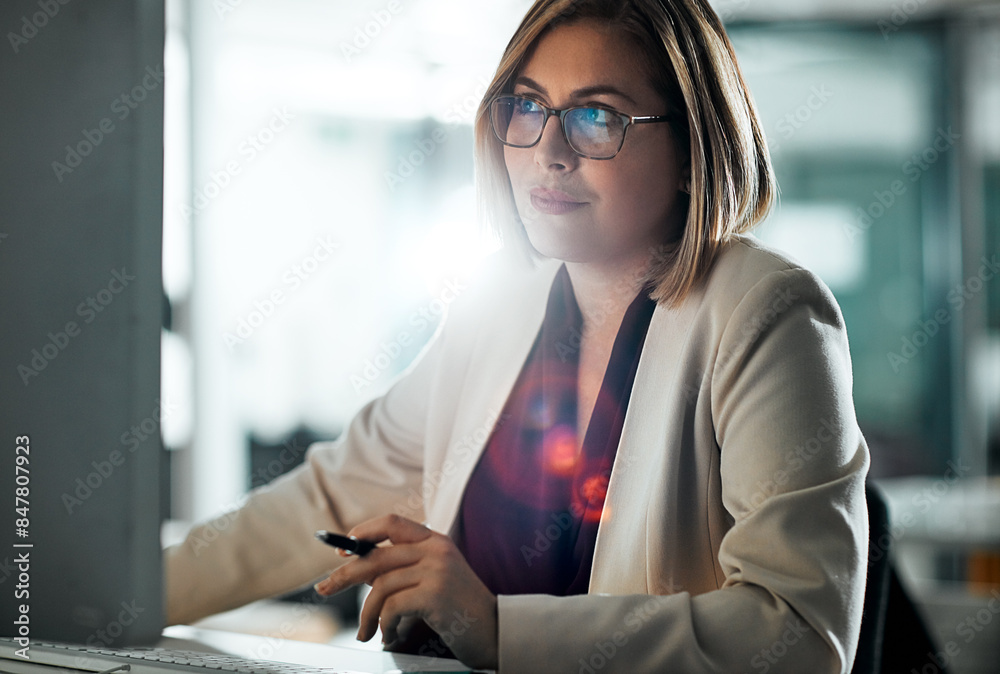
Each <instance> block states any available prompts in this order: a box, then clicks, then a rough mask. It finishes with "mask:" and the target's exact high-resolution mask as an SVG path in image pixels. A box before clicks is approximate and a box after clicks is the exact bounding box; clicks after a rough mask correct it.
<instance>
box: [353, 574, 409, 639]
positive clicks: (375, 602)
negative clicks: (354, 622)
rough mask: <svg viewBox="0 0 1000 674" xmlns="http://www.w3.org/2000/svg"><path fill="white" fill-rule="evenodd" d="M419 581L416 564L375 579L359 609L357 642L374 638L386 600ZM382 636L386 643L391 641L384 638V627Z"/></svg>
mask: <svg viewBox="0 0 1000 674" xmlns="http://www.w3.org/2000/svg"><path fill="white" fill-rule="evenodd" d="M420 579H421V572H420V569H419V567H418V565H416V564H414V565H412V566H406V567H402V568H399V569H394V570H393V571H390V572H389V573H386V574H384V575H382V576H379V577H378V578H376V579H375V582H374V583H372V591H371V592H369V593H368V597H367V598H366V599H365V604H364V606H362V607H361V615H360V617H359V619H358V623H359V624H358V640H359V641H368V640H369V639H371V638H372V637H373V636H375V631H376V629H377V628H378V624H379V616H380V614H381V613H382V607H383V605H384V604H385V601H386V599H388V598H389V597H391V596H392V595H394V594H396V593H398V592H402V591H403V590H406V589H408V588H411V587H414V586H415V585H418V584H419V583H420ZM382 635H383V637H384V638H385V641H386V643H390V642H391V641H392V640H391V639H389V638H388V637H387V636H386V634H385V628H384V627H383V629H382Z"/></svg>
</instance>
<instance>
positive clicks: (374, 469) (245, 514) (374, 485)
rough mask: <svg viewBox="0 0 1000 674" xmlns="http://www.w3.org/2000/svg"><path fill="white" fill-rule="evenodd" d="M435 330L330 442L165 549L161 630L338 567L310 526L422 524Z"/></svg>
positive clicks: (437, 345)
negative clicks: (391, 516)
mask: <svg viewBox="0 0 1000 674" xmlns="http://www.w3.org/2000/svg"><path fill="white" fill-rule="evenodd" d="M440 333H441V331H439V333H438V334H437V335H435V337H434V338H433V340H432V342H431V344H430V345H429V346H428V347H427V349H426V350H425V351H424V353H423V354H422V356H421V357H420V358H419V359H418V360H417V362H415V363H414V365H413V366H411V368H410V369H409V370H408V371H407V372H406V373H405V374H404V375H403V376H402V377H401V378H400V379H399V380H398V381H397V382H396V383H395V384H394V385H393V386H392V387H391V388H390V390H389V391H388V392H387V393H386V394H385V395H383V396H382V397H380V398H377V399H375V400H373V401H371V402H370V403H368V404H367V405H366V406H365V407H364V408H362V410H361V411H360V412H359V413H358V414H357V415H356V416H355V417H354V419H353V420H352V421H351V423H350V424H349V426H348V427H347V429H346V430H345V432H344V434H343V435H342V436H341V437H340V438H339V439H338V440H336V441H334V442H323V443H316V444H314V445H312V446H311V447H310V448H309V450H308V451H307V452H306V457H305V461H304V463H303V464H302V465H300V466H298V467H297V468H295V469H294V470H292V471H290V472H288V473H286V474H285V475H283V476H281V477H279V478H278V479H276V480H274V481H273V482H272V483H270V484H269V485H266V486H264V487H261V488H258V489H255V490H253V491H252V492H250V494H249V495H248V497H247V498H246V499H245V501H244V502H243V503H242V505H241V506H240V507H238V508H237V509H235V510H233V511H231V512H228V513H225V514H223V515H220V516H219V517H216V518H215V519H213V520H211V521H208V522H205V523H202V524H200V525H198V526H196V527H194V528H193V529H192V530H191V531H190V532H189V533H188V535H187V537H186V538H185V540H184V541H183V542H182V543H180V544H178V545H175V546H172V547H170V548H167V549H166V550H165V552H164V575H165V593H166V614H167V615H166V621H167V624H168V625H172V624H177V623H190V622H193V621H195V620H198V619H200V618H203V617H205V616H207V615H212V614H214V613H218V612H220V611H225V610H229V609H232V608H236V607H238V606H242V605H244V604H246V603H248V602H251V601H254V600H257V599H261V598H264V597H271V596H275V595H278V594H282V593H284V592H288V591H291V590H294V589H296V588H299V587H301V586H303V585H306V584H308V583H310V582H313V581H315V580H316V579H318V578H319V577H321V576H323V575H325V574H327V573H329V572H330V571H331V570H332V569H333V568H335V567H337V566H339V565H340V564H343V563H344V561H345V560H344V559H343V558H342V557H340V555H338V554H337V553H336V551H335V550H334V549H333V548H331V547H329V546H326V545H324V544H322V543H320V542H319V541H317V540H316V539H315V537H314V536H313V533H314V532H315V531H316V530H317V529H328V530H332V531H348V530H350V529H351V528H352V527H354V526H355V525H357V524H359V523H361V522H363V521H364V520H366V519H369V518H371V517H376V516H378V515H381V514H385V513H389V512H403V513H406V514H407V515H408V516H410V517H412V518H414V519H417V520H419V519H421V518H422V517H423V509H422V508H423V505H422V499H421V498H420V496H419V495H420V494H421V483H422V476H423V447H424V434H425V430H426V428H425V427H426V419H427V408H428V405H429V404H430V402H429V398H430V397H431V395H432V394H431V389H432V385H431V382H432V380H433V375H434V370H435V368H437V367H438V362H439V360H440V357H441V356H440V354H441V351H442V348H443V347H442V343H441V342H442V341H443V340H442V335H441V334H440Z"/></svg>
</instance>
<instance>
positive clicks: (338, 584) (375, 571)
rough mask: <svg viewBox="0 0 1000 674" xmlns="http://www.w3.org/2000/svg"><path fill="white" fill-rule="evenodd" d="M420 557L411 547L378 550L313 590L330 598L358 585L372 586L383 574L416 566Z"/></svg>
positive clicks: (344, 567)
mask: <svg viewBox="0 0 1000 674" xmlns="http://www.w3.org/2000/svg"><path fill="white" fill-rule="evenodd" d="M420 557H421V551H420V550H419V549H417V548H415V547H413V546H410V545H401V546H398V547H396V546H393V547H387V548H377V549H375V550H372V551H371V552H370V553H368V554H367V555H365V556H364V557H357V558H356V559H354V560H352V561H350V562H348V563H347V564H344V565H343V566H341V567H340V568H339V569H336V570H335V571H333V572H332V573H331V574H330V575H329V576H327V578H326V579H325V580H323V581H320V582H319V583H316V584H315V585H314V586H313V589H314V590H316V593H317V594H319V595H322V596H328V595H331V594H336V593H337V592H340V591H341V590H343V589H345V588H347V587H350V586H351V585H357V584H358V583H368V584H369V585H370V584H371V583H372V581H374V580H375V579H376V578H378V577H379V576H381V575H382V574H384V573H388V572H389V571H392V570H393V569H397V568H400V567H403V566H410V565H411V564H415V563H416V562H417V561H418V560H419V559H420Z"/></svg>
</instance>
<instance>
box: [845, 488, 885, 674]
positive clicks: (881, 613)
mask: <svg viewBox="0 0 1000 674" xmlns="http://www.w3.org/2000/svg"><path fill="white" fill-rule="evenodd" d="M865 501H867V503H868V579H867V581H866V584H865V605H864V612H863V613H862V615H861V636H860V638H859V639H858V652H857V655H856V656H855V657H854V668H853V669H852V670H851V674H878V673H879V672H881V671H882V643H883V636H884V633H885V622H886V615H887V613H888V608H889V575H890V566H889V553H890V552H891V547H892V533H891V530H890V526H889V506H888V504H887V503H886V500H885V496H883V495H882V492H881V491H880V490H879V488H878V487H876V486H875V485H874V484H871V483H866V484H865Z"/></svg>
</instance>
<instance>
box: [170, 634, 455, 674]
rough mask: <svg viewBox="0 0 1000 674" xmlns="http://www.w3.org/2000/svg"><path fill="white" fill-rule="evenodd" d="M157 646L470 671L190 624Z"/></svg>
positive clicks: (342, 664) (386, 671) (379, 671)
mask: <svg viewBox="0 0 1000 674" xmlns="http://www.w3.org/2000/svg"><path fill="white" fill-rule="evenodd" d="M157 646H159V647H161V648H171V649H176V650H189V651H208V652H214V653H227V654H229V655H238V656H240V657H244V658H249V659H253V660H273V661H275V662H292V663H295V664H300V665H313V666H317V667H339V668H343V669H348V670H356V671H357V672H359V673H360V672H370V673H374V674H391V673H394V672H469V671H470V670H469V668H468V667H465V666H464V665H462V664H461V663H460V662H458V661H456V660H451V659H445V658H429V657H421V656H416V655H400V654H396V653H386V652H384V651H372V650H362V649H356V648H345V647H342V646H327V645H324V644H315V643H307V642H303V641H290V640H288V639H277V638H274V637H259V636H253V635H249V634H238V633H236V632H222V631H219V630H209V629H203V628H198V627H191V626H188V625H174V626H172V627H168V628H166V629H165V630H163V639H162V640H161V641H160V642H159V643H158V644H157Z"/></svg>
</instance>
